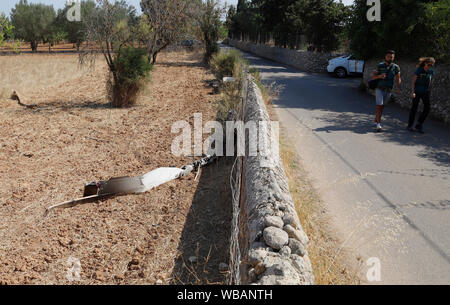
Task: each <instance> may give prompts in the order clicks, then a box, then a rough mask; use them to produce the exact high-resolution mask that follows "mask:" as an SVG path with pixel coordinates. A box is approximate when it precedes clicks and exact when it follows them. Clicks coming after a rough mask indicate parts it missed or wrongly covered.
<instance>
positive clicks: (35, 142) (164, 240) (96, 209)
mask: <svg viewBox="0 0 450 305" xmlns="http://www.w3.org/2000/svg"><path fill="white" fill-rule="evenodd" d="M27 56H28V55H27ZM30 56H31V55H30ZM34 56H41V55H34ZM65 56H71V55H65ZM74 59H75V61H74V62H76V57H75V56H74ZM199 59H200V57H199V56H197V54H194V53H188V52H172V53H166V54H163V55H162V56H161V58H160V63H159V64H158V65H157V66H156V67H155V70H154V73H153V74H152V83H151V85H150V86H149V88H150V90H149V92H147V93H146V94H145V95H144V96H143V97H142V98H141V99H140V101H139V103H138V105H136V106H135V107H133V108H129V109H111V108H109V106H108V104H107V102H106V100H105V89H104V80H105V77H106V70H105V68H104V66H103V65H98V67H97V69H96V70H95V71H93V72H91V73H90V75H88V76H83V77H80V78H77V79H75V80H72V81H70V82H67V83H62V84H57V85H54V86H52V87H45V88H31V89H30V90H29V91H26V92H24V94H25V95H26V96H27V97H28V98H29V99H30V100H32V101H33V102H34V103H36V104H38V105H39V107H38V108H37V109H35V110H29V109H24V108H21V107H20V106H18V105H17V104H16V103H15V102H13V101H10V100H6V99H2V98H1V97H0V139H1V142H0V176H1V180H0V219H1V224H0V281H1V282H2V283H3V284H70V283H76V284H100V283H108V284H116V283H117V284H152V283H158V284H160V283H161V284H164V283H186V282H189V283H190V282H192V283H199V282H202V283H215V282H222V281H223V280H224V279H225V275H221V274H220V273H219V272H218V265H219V264H220V263H221V262H225V263H226V262H227V257H228V255H227V254H228V250H227V242H228V240H227V239H225V236H228V235H229V233H228V232H227V230H229V223H230V221H229V220H228V218H227V217H228V214H229V208H228V206H229V203H228V202H227V199H226V198H229V197H230V196H229V193H228V192H229V190H228V188H227V185H228V177H227V175H225V174H221V173H220V170H222V169H223V170H224V171H225V170H227V168H228V167H229V166H230V164H229V162H227V161H226V160H224V161H221V162H220V163H218V164H215V165H213V166H212V167H211V168H207V169H205V170H204V171H203V173H202V175H201V176H200V178H199V179H198V180H197V181H194V177H193V176H190V177H187V178H185V179H183V180H178V181H174V182H171V183H168V184H167V185H164V186H161V187H159V188H158V189H157V190H154V191H152V192H149V193H146V194H143V195H138V196H124V197H118V198H114V199H109V200H105V201H103V202H98V203H94V204H87V205H82V206H78V207H75V208H73V209H67V210H59V211H56V212H53V213H52V214H51V215H49V216H48V217H47V218H44V217H43V212H44V210H45V208H46V207H48V206H49V205H51V204H54V203H57V202H61V201H64V200H69V199H72V198H76V197H79V196H80V195H82V187H83V184H84V183H85V182H90V181H93V180H102V179H108V178H110V177H117V176H125V175H140V174H143V173H146V172H148V171H150V170H152V169H155V168H158V167H161V166H182V165H184V164H188V163H190V162H191V161H192V160H191V159H189V158H176V157H174V156H173V155H172V154H171V142H172V138H173V137H174V135H172V134H171V133H170V129H171V126H172V124H173V123H174V122H176V121H178V120H187V121H190V122H191V123H192V122H193V115H194V113H197V112H201V113H202V114H203V118H204V120H210V119H213V118H215V115H216V105H215V100H217V98H218V97H217V96H215V95H212V89H211V88H209V87H208V86H207V84H208V82H209V81H210V80H212V79H213V78H214V77H213V76H212V75H211V74H210V73H208V72H207V70H206V69H205V68H203V67H202V66H201V65H199V64H198V62H199ZM2 61H8V57H6V56H3V57H1V58H0V64H5V63H3V62H2ZM22 68H23V67H22ZM10 72H11V73H14V71H10ZM37 77H39V76H37ZM228 172H229V171H228ZM218 198H221V199H220V200H217V199H218ZM197 242H198V243H199V245H200V246H199V252H198V257H199V259H198V262H199V265H198V266H197V269H198V268H199V267H200V266H202V269H201V270H197V271H196V272H195V274H197V277H196V276H190V274H191V273H190V272H189V271H188V269H187V268H186V266H183V264H182V263H181V262H182V261H183V259H182V258H184V259H188V258H189V257H190V256H194V255H196V252H195V251H196V250H197ZM209 249H211V252H210V255H209V260H208V264H206V267H205V268H203V263H204V261H205V258H206V257H208V253H209ZM68 261H72V262H73V261H79V262H80V265H81V274H80V278H81V280H80V281H76V282H70V281H68V279H67V270H68V269H69V267H70V264H68ZM190 267H192V266H190ZM189 270H191V269H189Z"/></svg>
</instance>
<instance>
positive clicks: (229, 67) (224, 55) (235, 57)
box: [210, 50, 248, 121]
mask: <svg viewBox="0 0 450 305" xmlns="http://www.w3.org/2000/svg"><path fill="white" fill-rule="evenodd" d="M210 66H211V69H212V71H213V73H214V74H215V75H216V77H217V79H218V80H219V81H220V82H222V80H223V78H224V77H234V78H235V79H236V80H235V81H234V82H227V83H222V85H221V89H220V91H221V94H222V99H221V100H220V102H219V104H218V114H217V119H218V120H220V121H226V119H227V116H228V112H229V111H230V110H232V109H233V110H236V109H237V107H238V105H239V101H240V98H241V94H242V88H243V85H244V81H245V71H247V70H248V63H247V62H246V61H245V60H244V58H243V57H242V55H241V53H240V52H239V51H237V50H229V51H222V52H220V53H218V54H215V55H214V56H213V57H212V59H211V62H210Z"/></svg>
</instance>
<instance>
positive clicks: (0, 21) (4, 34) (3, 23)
mask: <svg viewBox="0 0 450 305" xmlns="http://www.w3.org/2000/svg"><path fill="white" fill-rule="evenodd" d="M13 30H14V27H13V26H12V25H11V24H9V20H8V18H7V17H6V16H5V14H3V13H2V14H0V47H2V46H3V45H4V43H5V40H7V39H10V38H12V35H13Z"/></svg>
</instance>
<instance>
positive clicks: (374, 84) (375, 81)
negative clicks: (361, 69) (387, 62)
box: [367, 63, 395, 90]
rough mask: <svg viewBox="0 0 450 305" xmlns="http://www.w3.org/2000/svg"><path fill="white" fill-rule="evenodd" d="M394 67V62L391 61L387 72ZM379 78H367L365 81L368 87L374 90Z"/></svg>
mask: <svg viewBox="0 0 450 305" xmlns="http://www.w3.org/2000/svg"><path fill="white" fill-rule="evenodd" d="M394 67H395V64H394V63H392V64H391V67H390V68H389V70H388V72H387V74H389V73H390V72H391V71H392V69H393V68H394ZM379 80H380V79H375V78H372V79H371V80H369V81H368V82H367V85H368V86H369V89H372V90H375V89H377V87H378V81H379Z"/></svg>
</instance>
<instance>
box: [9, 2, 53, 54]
mask: <svg viewBox="0 0 450 305" xmlns="http://www.w3.org/2000/svg"><path fill="white" fill-rule="evenodd" d="M55 18H56V13H55V10H54V9H53V6H52V5H44V4H35V3H28V1H27V0H20V1H19V3H17V4H16V6H15V7H14V8H13V9H12V10H11V23H12V25H13V26H14V33H15V36H16V37H17V38H19V39H23V40H25V41H26V42H29V43H30V44H31V49H32V51H33V52H36V51H37V47H38V44H39V42H41V41H44V40H46V38H48V36H49V33H50V32H52V30H53V28H52V27H53V22H54V20H55Z"/></svg>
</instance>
